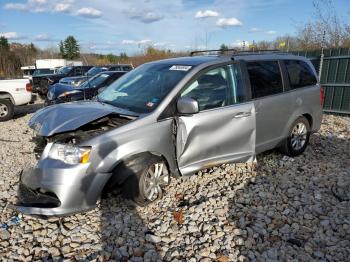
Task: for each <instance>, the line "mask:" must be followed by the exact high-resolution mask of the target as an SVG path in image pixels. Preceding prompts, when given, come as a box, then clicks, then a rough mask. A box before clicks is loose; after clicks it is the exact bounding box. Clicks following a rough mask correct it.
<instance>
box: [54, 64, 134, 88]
mask: <svg viewBox="0 0 350 262" xmlns="http://www.w3.org/2000/svg"><path fill="white" fill-rule="evenodd" d="M133 68H134V67H133V66H132V65H130V64H119V65H103V66H94V67H92V68H91V69H90V70H89V71H87V72H86V74H85V75H83V76H73V77H65V78H62V79H61V80H60V81H59V83H61V84H66V85H74V86H80V85H81V84H82V83H84V82H85V81H86V80H88V79H89V78H91V77H93V76H95V75H97V74H99V73H101V72H105V71H122V72H129V71H131V70H132V69H133Z"/></svg>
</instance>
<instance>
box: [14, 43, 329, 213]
mask: <svg viewBox="0 0 350 262" xmlns="http://www.w3.org/2000/svg"><path fill="white" fill-rule="evenodd" d="M218 52H220V50H218ZM322 104H323V92H322V89H321V88H320V85H319V83H318V81H317V74H316V71H315V69H314V67H313V65H312V63H311V62H310V61H309V60H307V59H306V58H305V57H299V56H294V55H291V54H279V53H274V52H271V53H266V52H262V53H259V52H257V53H254V52H235V53H234V54H233V55H217V56H214V55H209V56H195V57H182V58H172V59H166V60H160V61H155V62H151V63H147V64H143V65H141V66H139V67H137V68H136V69H135V70H132V71H131V72H129V73H127V74H126V75H124V76H123V77H122V78H120V79H119V80H117V81H115V82H114V83H113V84H111V85H110V86H109V87H107V88H106V89H105V90H103V91H102V92H101V93H100V94H98V96H97V99H96V101H89V102H80V103H79V102H76V103H67V104H60V105H55V106H50V107H46V108H44V109H41V110H39V111H38V112H37V113H36V114H35V115H34V116H33V117H32V119H31V120H30V122H29V126H30V127H31V128H32V129H33V130H34V131H35V132H36V134H37V137H36V141H37V145H38V148H40V151H41V152H42V155H41V158H40V160H39V161H38V164H37V165H36V166H35V168H33V169H31V170H27V171H24V172H23V173H22V175H21V178H20V183H19V195H18V196H19V203H18V205H17V206H16V207H15V208H16V209H17V210H18V211H20V212H23V213H29V214H38V215H64V214H70V213H74V212H80V211H84V210H89V209H91V208H94V207H95V205H96V201H97V200H98V199H99V198H100V196H101V193H102V192H106V191H108V190H113V189H115V188H118V187H119V188H121V191H122V194H123V196H125V197H126V198H129V199H132V200H133V201H134V202H136V203H137V204H139V205H147V204H149V203H151V202H153V201H155V200H157V199H159V198H161V197H162V191H163V190H164V188H165V187H166V186H167V185H168V184H169V181H170V175H174V176H189V175H191V174H195V172H196V171H198V170H201V169H203V168H207V167H210V166H213V165H220V164H224V163H234V162H247V161H253V160H254V159H255V156H256V154H259V153H260V152H263V151H266V150H269V149H273V148H279V149H280V150H281V151H282V152H283V153H284V154H286V155H288V156H293V157H294V156H298V155H300V154H302V153H303V152H304V150H305V149H306V147H307V145H308V143H309V137H310V134H311V133H313V132H316V131H317V130H318V129H319V128H320V125H321V119H322Z"/></svg>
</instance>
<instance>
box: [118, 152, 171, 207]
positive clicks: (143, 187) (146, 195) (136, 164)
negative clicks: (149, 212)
mask: <svg viewBox="0 0 350 262" xmlns="http://www.w3.org/2000/svg"><path fill="white" fill-rule="evenodd" d="M127 166H129V165H127ZM156 168H158V173H157V174H158V175H160V176H159V177H158V179H156V178H155V174H156V171H157V170H156ZM129 170H133V172H132V174H130V175H129V176H128V178H127V179H126V181H125V182H124V183H123V185H122V189H121V191H122V196H123V197H124V198H126V199H130V200H132V201H133V202H134V203H136V204H137V205H139V206H146V205H148V204H150V203H152V202H154V201H156V200H157V199H160V198H162V196H163V189H164V187H166V186H167V185H169V182H170V174H169V170H168V167H167V165H166V163H165V162H164V161H163V160H162V159H161V158H158V157H149V158H148V157H147V158H139V159H136V160H134V161H133V164H132V166H130V167H129ZM159 170H161V171H160V172H159ZM152 171H153V176H152V173H151V172H152ZM152 183H153V185H151V184H152ZM150 188H152V189H150ZM149 190H151V192H153V194H151V192H150V191H149ZM151 195H152V196H151Z"/></svg>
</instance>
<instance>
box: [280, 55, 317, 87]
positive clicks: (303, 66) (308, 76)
mask: <svg viewBox="0 0 350 262" xmlns="http://www.w3.org/2000/svg"><path fill="white" fill-rule="evenodd" d="M285 65H286V68H287V72H288V77H289V82H290V88H291V89H296V88H301V87H304V86H311V85H316V84H317V79H316V77H315V74H314V72H313V71H312V69H311V68H310V66H309V65H308V64H307V63H305V62H304V61H298V60H286V61H285Z"/></svg>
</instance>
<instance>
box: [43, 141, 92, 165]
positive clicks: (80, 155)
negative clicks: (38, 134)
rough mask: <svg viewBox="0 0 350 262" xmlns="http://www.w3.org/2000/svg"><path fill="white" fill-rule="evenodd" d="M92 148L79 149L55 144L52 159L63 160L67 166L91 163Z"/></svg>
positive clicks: (51, 153)
mask: <svg viewBox="0 0 350 262" xmlns="http://www.w3.org/2000/svg"><path fill="white" fill-rule="evenodd" d="M90 153H91V147H79V146H74V145H69V144H58V143H57V144H56V143H55V144H53V145H52V147H51V149H50V153H49V156H50V158H53V159H57V160H61V161H63V162H64V163H66V164H70V165H75V164H85V163H87V162H89V159H90Z"/></svg>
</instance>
